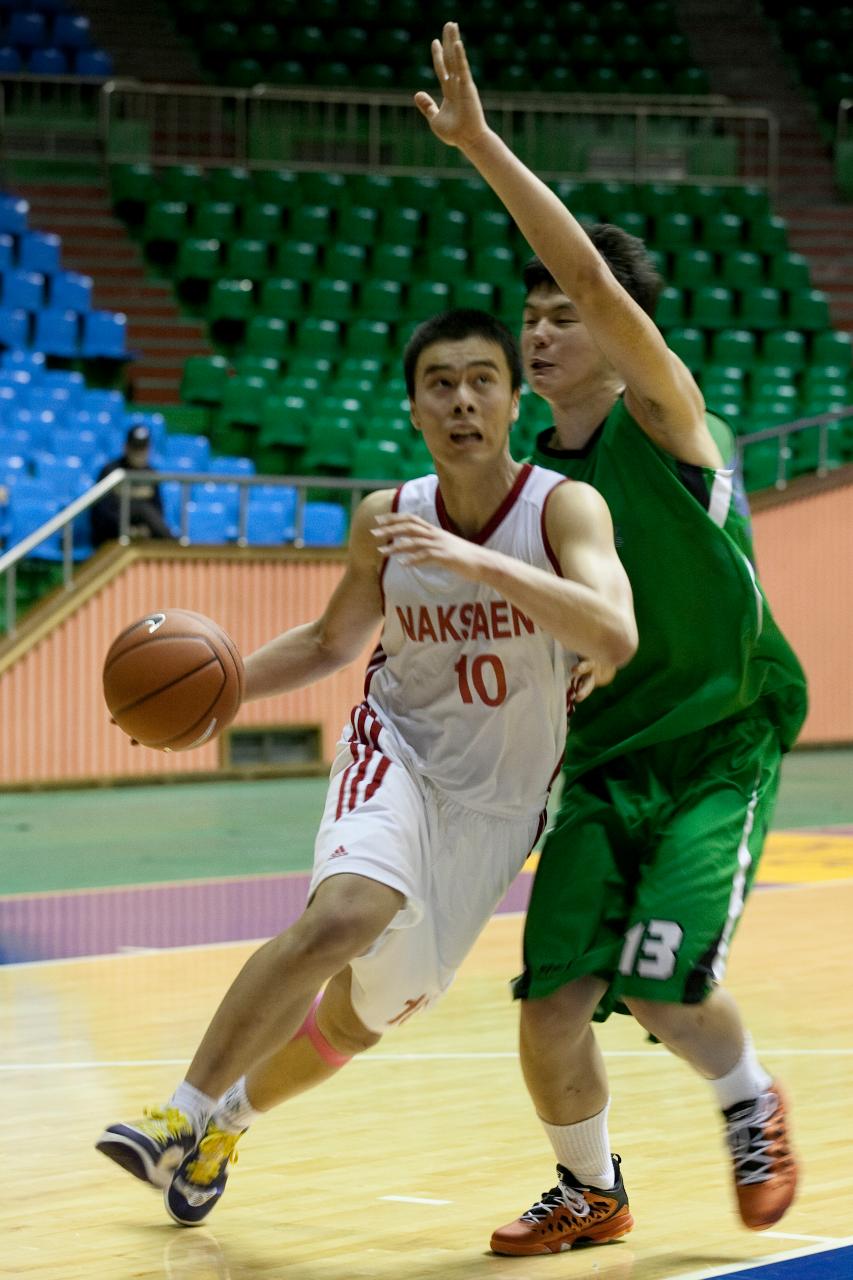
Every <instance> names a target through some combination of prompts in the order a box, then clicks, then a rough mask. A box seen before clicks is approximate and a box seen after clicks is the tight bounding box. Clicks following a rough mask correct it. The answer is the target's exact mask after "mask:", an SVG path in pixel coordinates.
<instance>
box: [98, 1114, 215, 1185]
mask: <svg viewBox="0 0 853 1280" xmlns="http://www.w3.org/2000/svg"><path fill="white" fill-rule="evenodd" d="M197 1141H198V1137H197V1134H196V1131H195V1129H194V1128H193V1125H192V1121H191V1120H190V1119H189V1117H188V1116H185V1115H184V1113H183V1111H178V1109H177V1108H176V1107H162V1108H161V1107H150V1108H147V1109H146V1111H145V1113H144V1115H143V1118H142V1119H141V1120H135V1121H134V1123H133V1124H111V1125H110V1127H109V1128H108V1129H105V1130H104V1132H103V1133H102V1134H101V1136H100V1138H98V1141H97V1142H96V1143H95V1147H96V1148H97V1150H98V1151H101V1152H103V1154H104V1155H105V1156H108V1157H109V1159H110V1160H114V1161H115V1163H116V1164H118V1165H121V1167H122V1169H126V1170H127V1172H128V1173H132V1174H133V1176H134V1177H135V1178H140V1179H141V1180H142V1181H143V1182H150V1183H151V1185H152V1186H153V1187H168V1185H169V1183H170V1182H171V1180H172V1176H173V1175H174V1172H175V1170H176V1169H177V1167H178V1165H179V1164H180V1163H181V1161H182V1160H183V1159H184V1157H185V1156H186V1155H187V1154H188V1153H189V1152H190V1151H192V1150H193V1148H194V1147H195V1145H196V1143H197Z"/></svg>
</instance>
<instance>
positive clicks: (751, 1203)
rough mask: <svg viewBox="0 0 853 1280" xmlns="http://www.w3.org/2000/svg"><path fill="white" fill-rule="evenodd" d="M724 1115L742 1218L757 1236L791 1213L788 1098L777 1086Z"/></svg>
mask: <svg viewBox="0 0 853 1280" xmlns="http://www.w3.org/2000/svg"><path fill="white" fill-rule="evenodd" d="M723 1115H724V1116H725V1118H726V1141H727V1142H728V1144H729V1150H730V1151H731V1156H732V1164H733V1166H734V1179H735V1194H736V1196H737V1204H738V1210H739V1212H740V1216H741V1218H742V1219H743V1223H744V1225H745V1226H747V1227H749V1228H750V1229H751V1230H752V1231H765V1230H766V1229H767V1227H772V1226H773V1224H774V1222H778V1221H779V1219H780V1218H781V1217H782V1216H783V1214H784V1213H786V1212H787V1210H788V1208H789V1207H790V1205H791V1202H792V1201H793V1199H794V1195H795V1193H796V1190H797V1161H796V1159H795V1157H794V1153H793V1152H792V1150H791V1140H790V1138H789V1136H788V1126H787V1120H786V1116H785V1099H784V1096H783V1094H782V1091H781V1089H780V1088H779V1085H778V1084H777V1083H776V1082H775V1081H774V1082H773V1083H772V1084H771V1085H770V1087H769V1089H767V1090H765V1092H764V1093H762V1094H760V1095H759V1097H757V1098H751V1099H749V1100H748V1101H747V1102H738V1103H735V1105H734V1106H733V1107H727V1108H726V1110H725V1111H724V1112H723Z"/></svg>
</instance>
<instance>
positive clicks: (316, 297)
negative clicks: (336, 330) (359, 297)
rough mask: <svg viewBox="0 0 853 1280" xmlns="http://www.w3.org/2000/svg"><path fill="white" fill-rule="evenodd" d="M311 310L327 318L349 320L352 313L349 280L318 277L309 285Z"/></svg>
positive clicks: (351, 292)
mask: <svg viewBox="0 0 853 1280" xmlns="http://www.w3.org/2000/svg"><path fill="white" fill-rule="evenodd" d="M311 310H312V312H313V313H314V315H318V316H323V317H325V318H326V319H328V320H349V318H350V317H351V316H352V314H353V286H352V284H351V282H350V281H349V280H328V279H327V278H326V277H325V276H320V277H318V279H316V280H315V281H314V283H313V284H312V286H311Z"/></svg>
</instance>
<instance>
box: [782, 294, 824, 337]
mask: <svg viewBox="0 0 853 1280" xmlns="http://www.w3.org/2000/svg"><path fill="white" fill-rule="evenodd" d="M788 324H789V325H790V326H791V328H792V329H799V330H801V331H802V332H803V333H819V332H822V331H823V330H824V329H829V328H831V326H832V318H831V316H830V313H829V297H828V296H827V294H825V293H824V292H823V291H822V290H821V289H795V290H793V292H791V293H789V294H788Z"/></svg>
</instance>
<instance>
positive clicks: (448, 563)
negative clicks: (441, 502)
mask: <svg viewBox="0 0 853 1280" xmlns="http://www.w3.org/2000/svg"><path fill="white" fill-rule="evenodd" d="M371 532H372V534H373V536H374V537H375V538H376V542H377V546H378V548H379V554H380V555H382V556H385V557H386V558H390V557H391V556H394V557H395V558H396V559H397V560H399V562H400V564H412V565H414V564H435V565H440V566H441V567H442V568H443V569H451V570H453V572H454V573H458V574H459V575H460V576H461V577H463V578H474V577H476V572H477V566H478V564H479V563H480V561H481V558H482V554H483V553H482V550H481V548H479V547H478V546H477V545H476V544H474V543H471V542H469V541H468V540H467V539H466V538H460V537H458V536H457V535H456V534H455V533H448V531H447V530H446V529H439V528H438V527H437V526H436V525H434V524H430V523H429V521H427V520H423V519H421V517H420V516H415V515H398V514H396V513H393V512H392V513H391V514H389V515H382V516H377V517H376V524H375V526H374V528H373V529H372V530H371Z"/></svg>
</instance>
